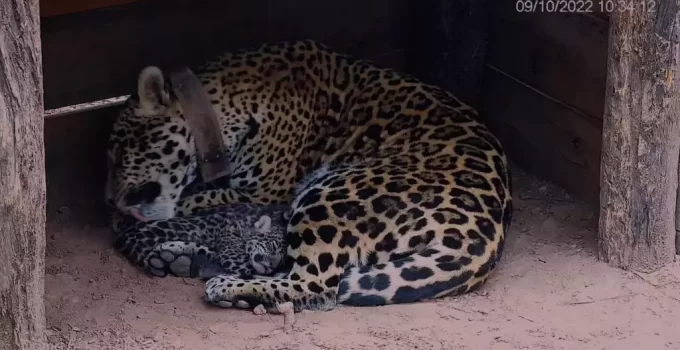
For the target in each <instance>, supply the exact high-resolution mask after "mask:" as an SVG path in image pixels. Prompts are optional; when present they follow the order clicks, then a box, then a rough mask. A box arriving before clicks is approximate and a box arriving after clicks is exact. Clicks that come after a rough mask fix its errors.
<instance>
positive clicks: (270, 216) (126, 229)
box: [114, 203, 287, 279]
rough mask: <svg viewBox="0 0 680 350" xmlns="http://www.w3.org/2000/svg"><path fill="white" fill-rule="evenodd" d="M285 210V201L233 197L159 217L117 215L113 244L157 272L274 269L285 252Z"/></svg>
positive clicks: (239, 273) (205, 274) (201, 274)
mask: <svg viewBox="0 0 680 350" xmlns="http://www.w3.org/2000/svg"><path fill="white" fill-rule="evenodd" d="M286 210H287V207H286V206H282V205H255V204H252V203H231V204H227V205H223V206H219V207H216V208H211V209H203V210H201V211H199V212H197V213H196V214H194V215H191V216H187V217H176V218H172V219H168V220H159V221H149V222H139V221H137V222H130V221H129V218H126V217H121V216H118V215H117V217H115V218H114V220H116V221H115V222H116V228H115V229H114V231H118V237H117V239H116V241H115V243H114V246H115V247H116V248H117V249H119V250H121V251H122V252H123V253H124V254H125V255H126V256H127V257H128V259H129V260H130V261H131V262H133V263H134V264H136V265H138V266H140V267H143V268H145V269H146V270H147V271H149V272H150V273H151V274H153V275H155V276H159V277H165V276H166V275H168V274H172V275H175V276H179V277H197V278H203V279H208V278H211V277H214V276H217V275H219V274H228V275H232V276H236V277H240V278H249V277H251V276H253V275H256V274H259V275H270V274H272V273H273V272H274V271H276V270H277V269H278V268H280V267H281V266H282V263H283V261H284V257H285V251H286V247H285V234H286V221H284V218H283V214H284V213H285V211H286Z"/></svg>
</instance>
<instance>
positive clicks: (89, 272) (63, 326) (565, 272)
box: [46, 167, 680, 350]
mask: <svg viewBox="0 0 680 350" xmlns="http://www.w3.org/2000/svg"><path fill="white" fill-rule="evenodd" d="M515 169H516V167H515ZM515 172H516V174H515V185H516V189H515V194H514V197H515V207H516V214H515V219H514V223H513V227H512V229H511V231H510V233H509V236H508V242H507V248H506V253H505V255H504V260H503V261H502V263H501V264H500V267H499V269H497V270H496V272H495V273H494V275H493V277H492V278H491V279H490V280H489V282H488V283H487V284H486V285H485V286H484V287H483V288H481V289H480V290H479V291H477V292H476V293H473V294H470V295H465V296H462V297H457V298H445V299H441V300H437V301H430V302H422V303H417V304H410V305H397V306H385V307H377V308H352V307H343V306H340V307H338V308H337V309H336V310H334V311H330V312H303V313H300V314H296V315H295V318H296V324H295V327H294V330H293V331H292V332H290V333H283V332H280V331H278V330H280V329H281V328H282V326H283V317H282V316H276V315H264V316H256V315H254V314H253V313H252V312H250V311H244V310H224V309H219V308H216V307H211V306H209V305H207V304H206V303H204V302H203V300H202V297H203V283H201V282H200V281H196V280H189V279H179V278H172V277H170V278H164V279H160V278H151V277H148V276H147V275H145V274H144V273H142V272H140V271H138V270H137V269H135V268H133V267H132V266H131V265H130V264H128V263H127V261H126V260H125V259H124V258H122V257H121V256H120V255H119V254H118V253H117V252H115V251H114V250H113V249H112V248H111V247H110V238H111V237H110V234H109V231H108V230H107V229H106V228H104V227H88V226H87V225H85V224H78V222H79V221H81V220H79V217H82V216H83V215H87V214H86V213H87V205H83V206H82V207H80V208H62V210H61V212H60V217H63V219H62V220H52V221H51V222H49V223H48V237H47V262H46V271H47V273H46V305H47V306H46V308H47V309H46V312H47V323H48V329H49V331H48V339H49V342H50V348H51V349H88V350H96V349H116V350H119V349H120V350H122V349H126V350H133V349H159V350H160V349H168V350H169V349H195V350H200V349H206V350H207V349H338V350H350V349H387V350H392V349H446V350H463V349H488V350H502V349H568V350H573V349H584V350H585V349H617V350H624V349H632V350H639V349H654V350H661V349H680V332H678V321H677V318H678V315H680V288H678V287H679V286H680V265H679V264H677V263H676V264H675V265H673V266H669V267H668V268H666V269H664V270H663V271H661V272H660V273H659V274H655V275H652V276H640V275H637V274H634V273H630V272H624V271H621V270H617V269H613V268H609V267H607V266H606V265H605V264H603V263H600V262H597V261H596V240H595V239H596V227H597V216H596V214H595V213H596V212H595V210H594V209H595V208H591V207H588V206H586V205H585V204H583V203H582V202H580V201H578V200H575V199H572V198H570V197H569V196H567V195H566V194H565V193H563V192H562V191H561V190H559V189H558V188H556V187H555V186H552V185H550V184H547V183H544V182H541V181H538V180H536V179H534V178H533V177H531V176H528V175H526V174H524V173H521V172H520V171H519V169H516V170H515Z"/></svg>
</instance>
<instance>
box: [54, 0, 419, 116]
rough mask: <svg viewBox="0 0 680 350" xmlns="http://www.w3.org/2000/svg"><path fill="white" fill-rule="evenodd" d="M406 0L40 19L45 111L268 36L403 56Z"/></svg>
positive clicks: (181, 5)
mask: <svg viewBox="0 0 680 350" xmlns="http://www.w3.org/2000/svg"><path fill="white" fill-rule="evenodd" d="M408 1H409V0H373V1H368V2H366V1H362V0H348V1H316V0H287V1H275V0H253V1H180V0H164V1H163V2H162V3H161V2H160V1H141V2H136V3H133V4H129V5H124V6H116V7H111V8H104V9H98V10H93V11H87V12H81V13H74V14H68V15H63V16H57V17H51V18H46V19H45V20H44V21H43V22H42V25H41V27H42V28H41V29H42V44H43V65H44V66H43V73H44V89H45V108H47V109H52V108H57V107H62V106H65V105H72V104H77V103H82V102H89V101H93V100H99V99H103V98H108V97H113V96H120V95H126V94H128V93H130V92H133V91H134V88H135V82H136V79H137V74H138V73H139V71H140V70H141V69H142V68H143V67H144V66H146V65H150V64H154V65H158V66H160V67H161V68H174V67H175V66H176V65H179V64H188V65H190V66H192V65H196V64H200V63H201V62H203V61H204V60H207V59H209V58H211V57H213V56H215V55H217V54H219V53H220V52H222V51H224V50H229V49H236V48H241V47H247V46H251V45H259V44H260V43H262V42H266V41H270V42H271V41H278V40H289V39H300V38H309V39H316V40H320V41H323V42H325V43H327V44H329V45H332V46H333V47H335V48H337V49H339V50H342V51H345V52H348V53H351V54H355V55H360V56H362V57H367V58H372V57H378V56H380V55H382V54H385V53H389V52H402V53H403V52H405V51H400V50H404V48H405V42H404V37H405V36H406V34H407V32H408V30H409V26H408V10H407V3H408ZM357 9H361V10H360V11H358V10H357ZM376 60H377V61H378V62H381V61H380V60H379V58H376ZM401 61H403V60H401ZM389 62H394V59H393V57H392V58H391V60H390V61H389ZM394 68H402V67H394Z"/></svg>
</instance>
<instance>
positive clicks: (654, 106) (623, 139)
mask: <svg viewBox="0 0 680 350" xmlns="http://www.w3.org/2000/svg"><path fill="white" fill-rule="evenodd" d="M647 3H648V2H645V4H647ZM655 5H656V6H655V7H654V8H650V9H648V10H644V11H643V10H635V11H614V12H613V13H612V15H611V18H610V30H609V58H608V69H607V91H606V98H605V113H604V123H603V129H604V130H603V138H602V162H601V178H600V179H601V180H600V182H601V194H600V228H599V244H598V248H599V257H600V259H601V260H603V261H606V262H608V263H609V264H610V265H612V266H616V267H621V268H624V269H630V270H637V271H641V272H652V271H656V270H658V269H659V268H661V267H663V266H664V265H665V264H667V263H670V262H672V261H673V259H674V257H675V253H676V252H675V211H676V210H675V208H676V200H677V198H676V197H677V195H676V189H677V187H678V156H679V153H680V91H679V90H678V88H679V86H678V84H679V83H680V82H679V81H678V75H679V74H680V72H679V71H678V64H679V63H680V62H678V54H680V50H679V48H678V45H679V40H678V31H679V30H680V28H679V27H678V21H679V20H680V12H679V11H680V0H657V1H656V2H655Z"/></svg>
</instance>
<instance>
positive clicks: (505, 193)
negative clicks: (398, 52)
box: [107, 41, 512, 311]
mask: <svg viewBox="0 0 680 350" xmlns="http://www.w3.org/2000/svg"><path fill="white" fill-rule="evenodd" d="M197 75H198V76H199V78H200V80H201V82H202V84H203V86H204V89H205V91H206V92H207V93H208V95H209V96H210V99H211V102H212V104H213V107H214V109H215V111H216V113H217V114H218V116H219V122H220V125H221V126H222V135H223V138H224V141H225V144H226V147H227V151H228V154H229V155H230V166H231V174H230V176H229V178H228V181H226V182H227V183H228V184H227V185H225V186H222V187H220V188H216V189H212V190H206V191H203V192H201V193H198V194H194V195H190V196H188V197H187V198H186V199H182V200H181V201H179V200H178V198H179V197H180V194H181V192H182V190H183V188H184V187H185V186H187V184H189V183H191V182H192V181H194V180H195V179H197V178H200V174H198V172H199V171H198V170H197V160H196V144H195V140H194V134H196V133H192V132H191V130H189V126H188V123H187V121H186V120H185V118H184V116H183V114H182V108H181V106H180V104H179V102H178V101H177V100H176V98H175V97H174V96H173V94H172V92H171V90H169V89H168V88H167V80H168V79H166V78H165V76H164V75H163V73H162V72H161V71H160V70H159V69H158V68H156V67H152V66H151V67H147V68H145V69H144V70H143V71H142V72H141V73H140V76H139V80H138V94H137V95H136V96H133V97H131V98H130V99H129V101H128V104H127V107H126V108H125V109H124V110H123V111H122V112H121V114H120V115H119V117H118V118H117V120H116V122H115V124H114V127H113V131H112V134H111V138H110V148H109V151H108V152H109V159H110V163H111V171H110V173H109V181H108V184H107V199H108V200H109V201H110V202H111V203H112V204H114V205H115V206H116V207H117V208H118V209H119V210H120V211H121V212H123V213H132V214H135V215H137V217H139V218H140V219H142V220H158V219H167V218H170V217H173V216H175V215H186V214H189V213H191V212H192V210H194V209H195V208H205V207H210V206H215V205H220V204H222V203H229V202H234V201H243V202H253V203H261V204H269V203H291V205H292V208H291V212H290V213H291V217H290V220H289V223H288V232H289V242H288V244H289V247H288V251H287V254H288V258H289V259H290V260H291V261H294V263H293V265H292V270H291V271H290V273H289V274H288V276H286V277H285V278H283V279H252V280H240V279H236V278H234V277H227V276H218V277H215V278H213V279H211V280H209V281H208V283H207V285H206V299H207V300H208V301H209V302H211V303H214V304H217V305H220V306H224V307H230V306H236V305H239V306H244V305H245V306H247V307H254V306H256V305H258V304H263V305H265V306H266V307H269V308H271V307H273V306H274V305H275V304H277V303H282V302H287V301H292V302H293V304H294V307H295V309H296V310H297V311H299V310H301V309H311V310H330V309H333V308H334V307H335V306H336V304H337V303H343V304H346V305H384V304H392V303H408V302H416V301H419V300H424V299H431V298H438V297H441V296H444V295H453V294H461V293H465V292H469V291H471V290H474V289H475V288H477V287H479V286H480V285H481V284H482V283H484V282H485V281H486V280H487V278H488V276H489V274H490V272H491V271H492V270H493V269H494V267H495V266H496V263H497V262H498V261H499V260H500V258H501V255H502V252H503V246H504V239H505V232H506V230H507V229H508V227H509V224H510V221H511V211H512V209H511V208H512V200H511V190H510V187H511V183H510V176H509V173H508V167H507V161H506V157H505V154H504V151H503V149H502V147H501V145H500V143H499V142H498V140H497V139H496V138H495V137H494V136H493V135H492V133H491V132H489V130H488V129H487V127H486V126H484V125H483V124H482V123H481V122H479V121H478V120H477V113H476V111H475V109H473V108H472V107H470V106H468V105H465V104H464V103H462V102H461V101H459V100H458V99H457V98H456V97H454V96H452V95H451V94H449V93H448V92H446V91H444V90H442V89H440V88H438V87H436V86H432V85H428V84H425V83H423V82H420V81H418V80H417V79H415V78H413V77H410V76H408V75H405V74H401V73H399V72H397V71H394V70H391V69H385V68H379V67H377V66H375V65H374V64H372V63H371V62H369V61H366V60H360V59H355V58H352V57H350V56H347V55H344V54H340V53H337V52H334V51H333V50H331V49H330V48H328V47H327V46H325V45H324V44H321V43H318V42H313V41H296V42H281V43H275V44H264V45H262V46H260V47H259V48H256V49H250V50H241V51H237V52H233V53H226V54H224V55H223V56H221V57H219V58H218V59H216V60H214V61H211V62H209V63H207V64H205V65H204V66H203V67H201V68H200V70H198V71H197ZM301 180H302V182H301V183H300V184H299V185H298V186H297V187H296V186H295V184H296V183H298V182H300V181H301ZM198 181H200V179H199V180H198ZM294 189H297V191H294ZM294 192H295V195H294V196H293V193H294Z"/></svg>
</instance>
